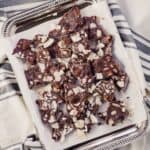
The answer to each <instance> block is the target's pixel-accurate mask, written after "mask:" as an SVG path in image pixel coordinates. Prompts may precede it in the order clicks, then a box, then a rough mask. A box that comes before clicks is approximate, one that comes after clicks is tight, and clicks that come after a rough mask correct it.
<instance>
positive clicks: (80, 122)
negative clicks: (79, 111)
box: [75, 120, 84, 129]
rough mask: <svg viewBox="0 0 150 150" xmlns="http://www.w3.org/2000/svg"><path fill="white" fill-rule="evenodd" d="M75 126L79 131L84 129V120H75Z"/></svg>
mask: <svg viewBox="0 0 150 150" xmlns="http://www.w3.org/2000/svg"><path fill="white" fill-rule="evenodd" d="M75 126H76V128H79V129H82V128H84V120H77V121H76V122H75Z"/></svg>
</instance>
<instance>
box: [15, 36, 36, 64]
mask: <svg viewBox="0 0 150 150" xmlns="http://www.w3.org/2000/svg"><path fill="white" fill-rule="evenodd" d="M31 45H32V41H31V40H27V39H20V40H19V41H18V43H17V45H16V48H15V49H14V51H13V54H16V55H17V56H18V57H19V58H21V59H22V60H23V61H25V63H28V64H30V65H34V64H36V53H35V52H34V51H32V50H31Z"/></svg>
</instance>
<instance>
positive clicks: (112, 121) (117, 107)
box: [100, 101, 129, 126]
mask: <svg viewBox="0 0 150 150" xmlns="http://www.w3.org/2000/svg"><path fill="white" fill-rule="evenodd" d="M128 115H129V112H128V110H127V109H126V106H125V103H124V102H122V101H115V102H112V103H110V105H109V107H108V109H107V112H106V113H105V112H104V113H102V114H101V113H100V117H101V118H103V119H104V120H105V121H106V123H107V124H109V125H111V126H114V125H116V124H117V123H119V122H122V121H124V120H125V119H126V118H127V117H128Z"/></svg>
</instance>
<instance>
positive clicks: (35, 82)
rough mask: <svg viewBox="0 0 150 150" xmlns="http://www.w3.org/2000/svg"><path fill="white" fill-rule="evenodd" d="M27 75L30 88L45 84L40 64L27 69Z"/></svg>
mask: <svg viewBox="0 0 150 150" xmlns="http://www.w3.org/2000/svg"><path fill="white" fill-rule="evenodd" d="M25 76H26V78H27V81H28V85H29V87H30V88H34V87H38V86H41V85H44V84H45V83H44V82H43V74H42V73H41V71H40V69H39V67H38V66H34V67H31V68H29V69H28V70H25Z"/></svg>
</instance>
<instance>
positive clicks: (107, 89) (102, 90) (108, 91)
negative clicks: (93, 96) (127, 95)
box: [96, 79, 115, 101]
mask: <svg viewBox="0 0 150 150" xmlns="http://www.w3.org/2000/svg"><path fill="white" fill-rule="evenodd" d="M96 91H97V92H98V93H99V94H100V96H101V99H102V100H104V101H113V100H114V97H115V85H114V82H113V80H111V79H110V80H101V81H99V82H98V83H97V84H96Z"/></svg>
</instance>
